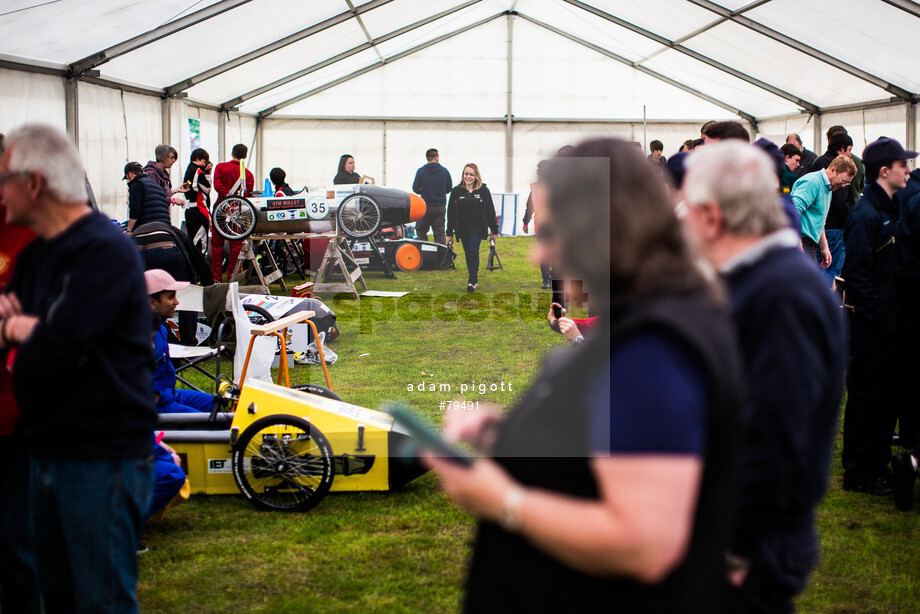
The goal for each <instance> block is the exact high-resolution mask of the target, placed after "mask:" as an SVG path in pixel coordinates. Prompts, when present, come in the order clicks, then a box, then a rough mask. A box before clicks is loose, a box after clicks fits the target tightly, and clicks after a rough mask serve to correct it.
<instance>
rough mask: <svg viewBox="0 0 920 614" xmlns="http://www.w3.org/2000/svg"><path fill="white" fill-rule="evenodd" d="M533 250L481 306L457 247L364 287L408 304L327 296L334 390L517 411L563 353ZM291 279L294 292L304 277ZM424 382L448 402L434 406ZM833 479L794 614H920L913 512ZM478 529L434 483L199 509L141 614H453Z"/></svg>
mask: <svg viewBox="0 0 920 614" xmlns="http://www.w3.org/2000/svg"><path fill="white" fill-rule="evenodd" d="M530 244H531V239H529V238H516V239H502V240H501V241H500V242H499V246H498V249H499V253H500V255H501V259H502V263H503V265H504V270H501V271H492V272H489V271H485V270H482V271H481V272H480V284H481V287H480V290H479V292H478V293H476V294H473V295H467V294H466V293H465V292H464V289H465V286H466V276H465V268H464V265H463V258H462V248H461V249H460V250H458V251H459V255H460V258H458V268H457V270H456V271H451V270H445V271H418V272H415V273H399V275H398V279H396V280H388V279H385V278H384V277H383V275H382V274H381V273H374V272H371V273H365V277H366V279H367V282H368V285H369V286H370V288H371V289H374V290H390V291H407V292H409V293H410V294H409V295H407V296H406V297H403V298H401V299H398V300H396V299H371V298H362V299H361V300H360V301H359V302H356V301H354V300H352V299H346V298H343V297H328V296H327V297H323V298H324V299H326V300H327V302H328V303H329V304H330V306H331V307H332V308H333V310H334V311H335V312H336V314H337V316H338V322H339V327H340V329H341V331H342V335H341V336H340V337H339V339H337V340H336V341H335V342H334V343H333V344H332V346H331V347H332V348H333V349H334V350H335V351H336V352H337V353H338V354H339V360H338V362H337V363H335V364H334V365H332V366H331V367H330V372H331V377H332V383H333V387H334V388H335V390H336V392H338V393H339V394H340V395H341V396H342V397H343V398H344V399H345V400H346V401H348V402H351V403H355V404H357V405H361V406H364V407H371V408H377V407H379V405H380V404H381V403H382V402H384V401H386V400H390V399H397V398H398V399H403V400H405V401H407V402H409V403H410V404H411V405H413V406H414V407H415V408H416V409H418V410H419V411H420V412H421V413H424V414H425V415H427V416H428V417H429V418H431V419H432V420H434V421H436V422H439V421H440V420H441V419H442V416H443V411H442V410H441V409H440V408H439V403H440V402H441V401H449V400H452V399H464V400H467V401H477V400H478V401H480V402H489V403H493V404H497V405H499V406H502V407H510V406H511V405H513V403H514V401H515V399H516V398H517V397H518V396H519V395H520V394H521V393H523V391H524V390H526V389H527V387H528V386H529V385H530V383H531V382H532V380H533V378H534V377H535V374H536V371H537V369H538V367H539V364H540V362H541V358H542V356H543V355H544V354H545V353H546V352H547V351H550V350H552V349H553V348H555V347H560V346H561V343H562V342H561V338H560V337H559V336H558V335H555V334H554V333H551V332H550V331H549V329H548V328H547V326H546V322H545V311H546V306H547V305H548V299H549V293H548V292H547V291H541V290H539V281H540V280H539V271H538V270H537V268H536V267H535V266H534V265H532V264H531V263H530V262H529V260H528V258H527V249H528V248H529V245H530ZM486 254H487V251H484V253H483V254H482V262H483V264H484V263H485V256H486ZM288 281H294V282H295V283H299V279H298V278H296V276H293V278H289V280H288ZM289 286H290V284H289ZM579 312H580V310H575V315H578V313H579ZM292 382H293V383H302V382H315V383H320V384H322V383H323V377H322V372H321V370H320V369H319V368H318V367H308V366H296V367H295V368H294V370H293V373H292ZM502 383H504V384H505V390H504V391H502V390H501V384H502ZM419 384H425V388H426V390H425V391H424V392H419V391H418V387H419ZM430 384H436V388H437V385H440V384H449V385H451V388H452V390H451V392H450V393H447V392H431V391H428V390H427V389H428V387H429V385H430ZM464 384H465V385H466V386H467V388H466V390H465V391H464V392H461V387H462V386H463V385H464ZM483 384H484V385H485V391H484V392H483V393H480V386H481V385H483ZM493 384H495V385H496V388H497V389H496V390H495V391H494V392H493V391H491V390H490V388H491V386H492V385H493ZM410 386H411V390H410ZM838 456H839V452H838ZM838 467H839V459H838V460H836V461H835V463H834V473H833V475H832V476H831V490H830V492H829V494H828V496H827V498H826V499H825V501H824V503H823V504H822V506H821V509H820V511H819V524H820V528H821V532H822V548H823V552H822V560H821V563H820V565H819V568H818V570H817V571H816V573H815V576H814V578H813V581H812V583H811V585H810V587H809V589H808V590H807V591H806V593H805V594H804V595H803V596H802V597H801V598H800V600H799V602H798V605H799V610H800V611H801V612H816V613H836V614H842V613H857V612H859V613H869V612H878V613H883V612H884V613H888V612H892V613H896V612H897V613H900V612H905V613H906V612H916V611H918V610H920V567H918V566H917V565H916V564H915V561H913V557H912V554H913V553H914V551H915V550H916V546H917V544H916V540H917V539H918V538H920V532H918V529H920V514H918V513H909V514H904V513H899V512H896V511H895V510H894V506H893V504H892V503H891V501H890V499H878V498H870V497H865V496H857V495H853V494H851V493H847V492H843V491H842V490H841V477H840V472H839V469H838ZM473 527H474V523H473V520H472V518H470V517H469V516H468V515H466V514H465V513H463V512H461V511H459V510H457V509H456V508H455V507H454V506H453V505H451V503H450V502H449V501H448V500H447V499H446V498H445V497H444V495H443V494H442V493H441V492H440V490H439V489H438V486H437V482H436V480H435V479H434V478H433V477H431V476H430V475H425V476H422V477H421V478H419V479H417V480H415V481H414V482H412V483H410V484H408V485H407V486H406V487H404V488H403V489H401V490H399V491H396V492H390V493H341V494H338V493H333V494H330V495H329V496H327V497H326V498H325V499H324V500H323V501H322V502H321V503H320V504H319V505H318V506H317V507H316V508H314V509H313V510H311V511H309V512H307V513H303V514H281V513H271V512H259V511H256V510H255V509H254V508H252V507H251V506H250V505H249V504H248V503H247V502H246V501H245V500H244V499H243V498H242V496H211V497H207V496H193V497H192V498H191V500H189V501H188V502H187V503H185V504H184V505H182V506H180V507H178V508H175V509H173V510H171V511H170V512H169V514H168V515H167V516H166V518H165V519H163V520H162V521H160V522H157V523H150V524H149V525H148V526H147V529H146V540H147V543H148V544H149V546H150V551H149V552H147V553H145V554H143V555H141V558H140V564H141V576H140V586H139V589H138V592H139V598H140V602H141V607H142V610H143V611H147V612H183V613H184V612H290V613H294V612H303V613H307V612H350V613H354V612H452V611H456V610H457V609H458V606H459V603H460V599H461V595H462V583H463V577H464V570H465V564H466V557H467V556H468V554H469V548H470V543H471V540H472V532H473Z"/></svg>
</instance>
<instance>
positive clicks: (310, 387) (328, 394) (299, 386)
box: [291, 384, 342, 401]
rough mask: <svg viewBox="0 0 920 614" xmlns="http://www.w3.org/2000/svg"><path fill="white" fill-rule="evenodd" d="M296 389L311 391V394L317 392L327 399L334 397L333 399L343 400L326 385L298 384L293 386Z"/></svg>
mask: <svg viewBox="0 0 920 614" xmlns="http://www.w3.org/2000/svg"><path fill="white" fill-rule="evenodd" d="M291 388H293V389H294V390H302V391H303V392H309V393H310V394H315V395H316V396H318V397H325V398H327V399H332V400H333V401H341V400H342V397H340V396H339V395H337V394H336V393H334V392H332V391H331V390H329V389H328V388H326V387H325V386H320V385H319V384H297V385H296V386H291Z"/></svg>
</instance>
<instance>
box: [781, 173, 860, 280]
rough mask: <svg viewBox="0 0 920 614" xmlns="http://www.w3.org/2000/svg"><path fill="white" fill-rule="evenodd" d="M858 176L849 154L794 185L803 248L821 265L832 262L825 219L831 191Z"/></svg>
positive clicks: (793, 191)
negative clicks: (800, 219)
mask: <svg viewBox="0 0 920 614" xmlns="http://www.w3.org/2000/svg"><path fill="white" fill-rule="evenodd" d="M855 176H856V165H855V164H853V161H852V160H850V159H849V158H848V157H846V156H838V157H836V158H835V159H834V160H833V161H832V162H831V163H830V166H828V167H827V168H826V169H821V170H819V171H815V172H814V173H808V174H807V175H803V176H802V178H801V179H799V180H798V181H796V182H795V184H794V185H793V186H792V202H793V204H795V208H796V209H797V210H798V212H799V213H800V214H801V215H802V249H803V250H805V253H806V254H808V255H810V256H811V257H812V258H815V259H816V260H817V257H818V253H819V251H818V250H819V249H820V254H821V266H822V267H823V268H825V269H826V268H827V267H829V266H830V265H831V251H830V249H829V248H828V246H827V237H826V236H825V235H824V220H825V219H826V218H827V210H828V207H830V204H831V192H833V191H835V190H838V189H840V188H842V187H845V186H848V185H850V183H851V182H852V181H853V177H855Z"/></svg>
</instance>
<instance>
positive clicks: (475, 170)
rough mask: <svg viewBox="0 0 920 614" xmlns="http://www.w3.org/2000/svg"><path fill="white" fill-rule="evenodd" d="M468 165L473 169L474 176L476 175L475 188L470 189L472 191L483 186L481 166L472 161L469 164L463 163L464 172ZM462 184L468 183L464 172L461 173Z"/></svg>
mask: <svg viewBox="0 0 920 614" xmlns="http://www.w3.org/2000/svg"><path fill="white" fill-rule="evenodd" d="M467 167H469V168H471V169H473V176H475V177H476V179H475V181H473V189H472V190H470V191H471V192H472V191H474V190H478V189H479V188H481V187H482V175H480V174H479V167H478V166H476V164H475V163H473V162H470V163H469V164H465V165H463V171H464V172H466V169H467ZM460 185H462V186H465V185H466V182H465V181H463V175H462V174H461V175H460Z"/></svg>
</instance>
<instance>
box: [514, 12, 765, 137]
mask: <svg viewBox="0 0 920 614" xmlns="http://www.w3.org/2000/svg"><path fill="white" fill-rule="evenodd" d="M518 16H519V17H521V18H522V19H525V20H527V21H529V22H531V23H533V24H535V25H537V26H540V27H542V28H545V29H546V30H548V31H550V32H553V33H555V34H558V35H559V36H562V37H563V38H567V39H569V40H570V41H572V42H574V43H578V44H579V45H583V46H584V47H587V48H588V49H591V50H592V51H596V52H597V53H600V54H601V55H604V56H606V57H608V58H610V59H613V60H616V61H617V62H620V63H621V64H625V65H627V66H629V67H631V68H633V69H635V70H638V71H639V72H641V73H644V74H646V75H648V76H650V77H653V78H655V79H658V80H659V81H662V82H664V83H667V84H668V85H671V86H673V87H676V88H678V89H680V90H683V91H685V92H687V93H688V94H692V95H694V96H696V97H698V98H700V99H702V100H705V101H706V102H709V103H710V104H714V105H716V106H718V107H721V108H723V109H725V110H727V111H731V112H732V113H734V114H735V115H738V116H739V117H741V118H743V119H745V120H747V121H749V122H751V123H752V124H754V125H756V124H757V118H756V117H755V116H754V115H751V114H750V113H747V112H746V111H742V110H741V109H739V108H737V107H735V106H732V105H730V104H728V103H727V102H724V101H722V100H718V99H717V98H713V97H712V96H709V95H708V94H704V93H703V92H701V91H699V90H697V89H694V88H692V87H690V86H689V85H686V84H684V83H681V82H679V81H676V80H674V79H671V78H670V77H667V76H665V75H662V74H661V73H658V72H655V71H654V70H652V69H650V68H646V67H645V66H642V65H640V64H637V63H636V62H633V61H632V60H630V59H628V58H624V57H623V56H621V55H618V54H616V53H614V52H613V51H610V50H609V49H605V48H603V47H600V46H598V45H595V44H594V43H590V42H588V41H586V40H584V39H583V38H579V37H578V36H575V35H574V34H570V33H568V32H565V31H564V30H560V29H559V28H556V27H555V26H551V25H549V24H548V23H544V22H542V21H540V20H538V19H534V18H533V17H529V16H528V15H525V14H523V13H518Z"/></svg>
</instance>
